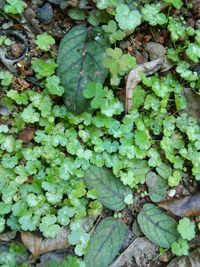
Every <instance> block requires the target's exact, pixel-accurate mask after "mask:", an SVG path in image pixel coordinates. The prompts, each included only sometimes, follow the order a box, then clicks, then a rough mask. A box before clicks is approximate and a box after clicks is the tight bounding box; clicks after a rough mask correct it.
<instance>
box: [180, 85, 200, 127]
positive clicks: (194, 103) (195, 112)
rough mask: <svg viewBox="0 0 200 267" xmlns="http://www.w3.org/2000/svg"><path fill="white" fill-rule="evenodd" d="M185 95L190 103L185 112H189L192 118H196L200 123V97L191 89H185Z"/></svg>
mask: <svg viewBox="0 0 200 267" xmlns="http://www.w3.org/2000/svg"><path fill="white" fill-rule="evenodd" d="M183 94H184V96H185V97H186V98H187V101H188V106H187V108H186V110H184V112H187V113H188V114H189V115H190V116H194V117H195V118H196V120H197V121H198V123H200V95H198V94H197V93H196V92H195V91H194V90H192V89H191V88H184V89H183Z"/></svg>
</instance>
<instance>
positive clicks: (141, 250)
mask: <svg viewBox="0 0 200 267" xmlns="http://www.w3.org/2000/svg"><path fill="white" fill-rule="evenodd" d="M157 252H158V246H156V245H155V244H153V243H152V242H151V241H149V240H148V239H147V238H146V237H138V238H136V239H135V240H134V241H133V242H132V243H131V245H130V246H129V247H128V248H127V249H126V250H124V252H123V253H122V254H121V255H120V256H119V257H118V258H117V259H116V260H115V261H114V262H113V263H112V264H111V265H110V266H109V267H121V266H131V267H136V266H140V267H144V266H145V267H149V266H150V265H151V261H152V259H153V258H154V257H155V255H156V254H157ZM134 258H135V261H136V263H137V264H136V263H135V262H134V260H133V259H134Z"/></svg>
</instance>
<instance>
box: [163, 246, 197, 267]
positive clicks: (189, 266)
mask: <svg viewBox="0 0 200 267" xmlns="http://www.w3.org/2000/svg"><path fill="white" fill-rule="evenodd" d="M198 266H200V248H197V249H195V250H194V251H192V252H190V254H189V255H188V256H184V257H176V258H175V259H174V260H173V261H171V262H170V263H169V264H168V265H167V267H198Z"/></svg>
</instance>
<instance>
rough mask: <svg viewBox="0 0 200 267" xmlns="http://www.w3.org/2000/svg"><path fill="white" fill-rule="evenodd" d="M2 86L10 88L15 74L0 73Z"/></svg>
mask: <svg viewBox="0 0 200 267" xmlns="http://www.w3.org/2000/svg"><path fill="white" fill-rule="evenodd" d="M0 80H1V85H3V86H9V85H10V84H11V83H12V80H13V74H12V73H10V72H9V71H0Z"/></svg>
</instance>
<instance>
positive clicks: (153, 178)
mask: <svg viewBox="0 0 200 267" xmlns="http://www.w3.org/2000/svg"><path fill="white" fill-rule="evenodd" d="M146 184H147V186H148V191H149V197H150V199H151V200H152V201H153V202H160V201H161V200H163V199H164V198H165V197H166V195H167V188H168V186H167V181H166V180H165V179H164V178H162V177H160V176H159V175H157V174H156V173H155V172H149V173H148V174H147V176H146Z"/></svg>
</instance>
